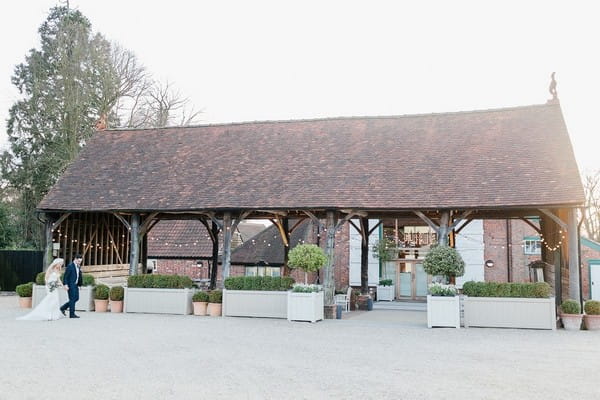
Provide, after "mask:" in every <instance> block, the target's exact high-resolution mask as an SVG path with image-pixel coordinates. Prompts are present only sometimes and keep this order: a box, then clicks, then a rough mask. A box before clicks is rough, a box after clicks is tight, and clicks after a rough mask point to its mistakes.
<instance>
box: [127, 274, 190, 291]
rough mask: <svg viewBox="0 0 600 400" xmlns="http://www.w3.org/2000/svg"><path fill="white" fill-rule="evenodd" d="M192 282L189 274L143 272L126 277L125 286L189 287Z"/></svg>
mask: <svg viewBox="0 0 600 400" xmlns="http://www.w3.org/2000/svg"><path fill="white" fill-rule="evenodd" d="M193 285H194V282H193V281H192V279H191V278H190V277H189V276H181V275H157V274H144V275H132V276H130V277H129V278H127V287H130V288H155V289H184V288H191V287H192V286H193Z"/></svg>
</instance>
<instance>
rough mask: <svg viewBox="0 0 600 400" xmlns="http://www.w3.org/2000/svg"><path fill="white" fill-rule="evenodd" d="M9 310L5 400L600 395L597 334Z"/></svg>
mask: <svg viewBox="0 0 600 400" xmlns="http://www.w3.org/2000/svg"><path fill="white" fill-rule="evenodd" d="M17 304H18V301H17V298H16V297H14V296H0V354H1V355H2V360H1V362H0V399H1V400H12V399H36V400H39V399H62V400H64V399H69V398H73V399H103V400H106V399H138V398H144V399H203V398H214V399H229V398H234V399H280V398H287V399H348V398H351V397H352V398H356V399H365V398H366V399H371V398H373V399H439V398H444V399H503V400H506V399H511V400H512V399H528V400H529V399H530V400H534V399H599V398H600V389H599V388H600V386H599V376H600V375H599V373H600V332H587V331H580V332H566V331H564V330H558V331H554V332H552V331H534V330H516V329H477V328H470V329H459V330H457V329H442V328H438V329H427V327H426V314H425V313H423V312H417V311H389V310H376V311H371V312H351V313H349V314H345V315H344V317H345V319H343V320H341V321H340V320H338V321H335V320H332V321H323V322H318V323H316V324H310V323H302V322H294V323H290V322H288V321H286V320H275V319H252V318H211V317H194V316H176V315H154V314H111V313H93V312H92V313H85V312H80V315H81V318H80V319H78V320H69V319H63V320H60V321H54V322H34V321H16V320H15V318H16V317H17V316H20V315H22V314H24V313H25V311H24V310H22V309H19V308H18V305H17Z"/></svg>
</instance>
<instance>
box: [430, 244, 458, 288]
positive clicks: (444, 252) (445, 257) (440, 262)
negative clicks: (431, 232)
mask: <svg viewBox="0 0 600 400" xmlns="http://www.w3.org/2000/svg"><path fill="white" fill-rule="evenodd" d="M423 269H424V270H425V272H427V273H428V274H429V275H433V276H444V277H445V279H446V280H445V282H444V283H448V282H449V281H450V278H454V277H457V276H463V275H464V274H465V262H464V261H463V259H462V257H461V256H460V254H459V253H458V251H456V249H455V248H453V247H448V246H435V247H432V248H431V250H429V253H427V255H426V256H425V259H424V260H423Z"/></svg>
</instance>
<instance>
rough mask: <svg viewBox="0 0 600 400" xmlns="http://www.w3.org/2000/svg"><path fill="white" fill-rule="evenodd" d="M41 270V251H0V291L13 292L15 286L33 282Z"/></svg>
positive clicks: (42, 260) (42, 263)
mask: <svg viewBox="0 0 600 400" xmlns="http://www.w3.org/2000/svg"><path fill="white" fill-rule="evenodd" d="M43 269H44V252H43V251H31V250H0V290H3V291H14V290H15V287H16V286H17V285H20V284H21V283H27V282H31V281H34V280H35V276H36V275H37V274H38V273H39V272H42V271H43Z"/></svg>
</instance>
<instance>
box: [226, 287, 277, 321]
mask: <svg viewBox="0 0 600 400" xmlns="http://www.w3.org/2000/svg"><path fill="white" fill-rule="evenodd" d="M287 303H288V302H287V292H281V291H280V292H275V291H273V292H271V291H265V290H227V289H223V316H224V317H262V318H287Z"/></svg>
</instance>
